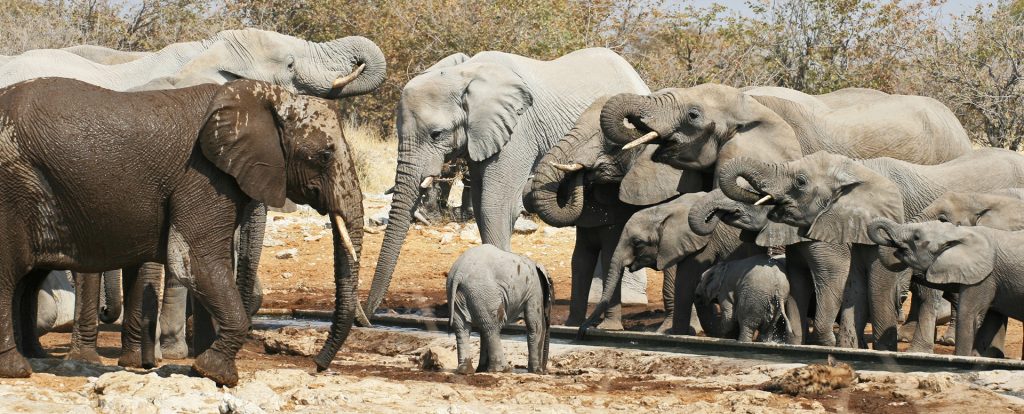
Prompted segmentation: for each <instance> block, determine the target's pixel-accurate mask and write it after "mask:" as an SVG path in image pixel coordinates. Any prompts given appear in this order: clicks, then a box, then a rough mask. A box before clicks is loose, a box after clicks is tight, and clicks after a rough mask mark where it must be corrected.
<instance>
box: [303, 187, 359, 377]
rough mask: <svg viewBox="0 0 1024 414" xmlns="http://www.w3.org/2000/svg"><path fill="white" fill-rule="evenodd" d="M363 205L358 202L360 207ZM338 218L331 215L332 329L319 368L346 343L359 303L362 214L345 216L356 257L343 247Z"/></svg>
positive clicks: (323, 367) (316, 359) (317, 363)
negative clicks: (357, 289) (332, 261)
mask: <svg viewBox="0 0 1024 414" xmlns="http://www.w3.org/2000/svg"><path fill="white" fill-rule="evenodd" d="M361 206H362V204H361V203H360V209H361ZM340 224H341V223H339V222H338V218H336V216H334V215H332V216H331V233H332V234H333V236H334V314H333V315H332V317H331V330H330V332H329V333H328V335H327V341H326V342H324V347H323V348H322V349H320V353H319V354H317V356H316V358H315V359H314V361H315V362H316V367H317V370H318V371H323V370H325V369H327V368H328V367H330V365H331V361H333V360H334V356H335V355H337V353H338V349H340V348H341V345H342V344H344V343H345V339H346V338H348V334H349V332H350V331H351V330H352V321H353V320H354V319H355V316H356V307H358V306H359V297H358V296H357V295H356V287H358V285H359V262H358V261H359V257H358V255H359V254H360V252H361V251H362V247H363V216H362V212H361V211H359V212H358V213H353V214H350V215H349V216H347V217H345V227H346V228H347V233H348V236H349V237H350V238H351V240H352V245H353V247H355V250H356V255H357V256H356V257H352V255H350V254H349V253H348V251H347V249H346V248H345V246H344V244H343V242H342V238H343V237H344V234H343V232H345V230H344V229H341V228H340Z"/></svg>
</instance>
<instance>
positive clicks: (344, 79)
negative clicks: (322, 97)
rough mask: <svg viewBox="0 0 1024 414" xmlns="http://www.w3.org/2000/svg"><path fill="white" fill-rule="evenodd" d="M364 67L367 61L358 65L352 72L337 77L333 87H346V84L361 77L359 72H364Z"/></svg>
mask: <svg viewBox="0 0 1024 414" xmlns="http://www.w3.org/2000/svg"><path fill="white" fill-rule="evenodd" d="M363 69H366V64H365V63H363V64H361V65H359V66H357V67H356V68H355V70H353V71H352V73H349V74H348V75H345V76H342V77H340V78H338V79H335V80H334V83H332V84H331V87H332V88H334V89H338V88H343V87H345V85H348V84H349V83H350V82H352V81H354V80H356V78H358V77H359V74H361V73H363Z"/></svg>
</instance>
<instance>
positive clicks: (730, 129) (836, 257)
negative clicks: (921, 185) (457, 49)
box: [601, 84, 971, 347]
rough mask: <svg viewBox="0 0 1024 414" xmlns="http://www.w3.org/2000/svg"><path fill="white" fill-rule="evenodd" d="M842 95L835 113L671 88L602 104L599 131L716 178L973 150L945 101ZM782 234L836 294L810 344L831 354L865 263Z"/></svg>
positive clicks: (824, 107) (777, 95) (789, 96)
mask: <svg viewBox="0 0 1024 414" xmlns="http://www.w3.org/2000/svg"><path fill="white" fill-rule="evenodd" d="M835 94H836V95H834V96H833V97H832V98H833V99H831V104H833V105H835V107H831V106H829V104H825V101H823V100H822V99H821V98H820V96H809V95H803V94H801V93H799V92H796V91H786V90H780V89H779V88H748V89H747V92H744V91H741V90H739V89H735V88H731V87H728V86H723V85H714V84H705V85H698V86H694V87H691V88H678V89H670V90H666V91H663V92H662V93H659V94H652V95H650V96H646V97H644V96H639V95H629V94H623V95H618V96H616V97H613V98H612V99H610V100H609V101H608V103H607V104H606V105H605V107H604V109H603V110H602V115H601V116H602V129H603V130H604V132H605V135H606V136H607V137H608V139H609V140H610V141H611V142H612V143H614V144H618V145H623V147H622V148H624V149H628V147H633V146H637V145H641V144H657V150H656V151H655V152H654V156H653V159H654V160H655V161H658V162H663V163H667V164H669V165H672V166H674V167H676V168H680V169H685V170H694V171H704V172H706V173H708V174H711V173H713V174H714V175H715V176H716V177H721V175H722V173H723V170H722V166H723V165H724V164H725V163H726V162H728V161H729V160H732V159H734V158H737V157H743V158H749V159H754V160H762V161H769V162H784V161H788V160H793V159H796V158H799V157H800V156H802V155H804V154H810V153H812V152H815V151H819V150H828V151H832V152H836V153H840V154H843V155H847V156H850V157H855V158H870V157H878V156H889V157H893V158H897V159H903V160H907V161H910V162H915V163H920V164H935V163H941V162H944V161H948V160H951V159H954V158H956V157H957V156H959V155H962V154H966V153H967V152H969V151H970V150H971V145H970V142H969V140H968V139H967V134H966V132H965V131H964V129H963V127H962V126H961V125H960V123H959V121H958V120H957V119H956V117H955V116H954V115H953V113H952V111H950V110H949V109H948V108H946V107H945V106H943V105H942V104H941V103H939V102H938V101H935V100H933V99H930V98H924V97H915V96H903V95H888V94H884V93H870V92H864V91H859V90H843V91H837V92H836V93H835ZM794 96H796V97H797V98H794ZM807 102H811V103H812V104H810V105H809V104H807ZM815 102H819V103H821V105H818V104H817V103H815ZM936 131H937V132H936ZM641 138H642V139H641ZM718 184H719V185H720V186H721V187H722V189H723V191H724V192H725V195H727V196H728V197H730V198H734V199H737V197H742V195H736V194H735V193H734V192H733V191H732V190H733V189H734V188H736V185H733V186H731V187H727V186H726V184H723V183H722V181H721V179H719V182H718ZM626 201H628V200H626ZM740 201H746V199H745V198H744V199H740ZM748 203H752V202H748ZM784 233H786V234H784V235H783V236H771V238H781V239H789V241H790V243H792V244H799V246H795V247H794V248H799V249H800V250H802V251H803V253H804V254H805V255H806V256H807V258H806V260H798V261H797V263H809V264H811V266H808V268H807V271H809V272H810V273H811V278H812V279H813V280H814V281H816V282H815V283H816V284H817V283H818V282H822V283H824V284H823V286H829V287H830V288H828V289H819V290H816V291H815V299H816V302H817V304H818V305H817V306H818V309H819V310H823V311H825V312H821V313H819V312H816V315H819V316H818V317H816V319H819V318H820V319H821V320H823V321H828V322H827V326H822V327H820V329H815V331H814V332H815V335H816V336H817V337H816V338H812V339H813V342H816V343H820V344H823V345H834V344H836V342H837V338H836V337H835V336H834V335H833V334H832V330H831V329H830V327H831V324H832V321H834V320H835V318H836V315H834V314H829V313H831V312H836V313H838V312H839V309H840V308H843V307H844V306H843V305H842V304H843V303H844V301H845V302H849V301H851V300H854V298H844V297H843V295H844V294H845V293H846V290H845V286H846V284H845V283H846V280H847V278H848V276H849V273H850V271H851V269H856V268H857V267H859V266H861V264H860V263H861V261H860V260H856V259H855V256H857V255H858V254H856V253H855V252H853V251H851V248H850V247H849V246H847V245H845V244H838V245H828V244H827V243H823V242H819V241H810V242H806V243H805V241H801V240H799V239H796V240H792V239H791V238H789V235H791V234H794V232H792V231H784ZM787 257H789V255H788V254H787ZM791 259H792V258H791ZM833 287H838V288H835V289H833ZM845 308H848V307H845ZM847 314H848V313H847ZM854 316H856V315H854ZM844 319H848V318H844ZM850 325H852V324H846V329H843V330H842V331H841V333H840V337H839V338H838V343H839V345H841V346H845V347H855V346H858V345H859V344H861V343H862V341H861V340H860V338H859V337H857V336H855V335H853V331H854V329H852V327H851V326H850ZM841 326H842V324H841Z"/></svg>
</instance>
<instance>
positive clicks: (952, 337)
mask: <svg viewBox="0 0 1024 414" xmlns="http://www.w3.org/2000/svg"><path fill="white" fill-rule="evenodd" d="M935 343H937V344H939V345H947V346H953V345H956V329H953V328H950V327H946V332H944V333H943V334H942V336H940V337H938V338H936V339H935Z"/></svg>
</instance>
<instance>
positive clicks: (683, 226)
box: [657, 206, 713, 270]
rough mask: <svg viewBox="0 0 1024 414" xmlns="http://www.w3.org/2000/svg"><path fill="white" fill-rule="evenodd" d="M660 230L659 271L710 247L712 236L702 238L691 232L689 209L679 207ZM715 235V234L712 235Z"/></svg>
mask: <svg viewBox="0 0 1024 414" xmlns="http://www.w3.org/2000/svg"><path fill="white" fill-rule="evenodd" d="M677 207H678V208H676V210H677V211H674V212H672V214H669V215H668V217H665V220H664V221H662V222H661V224H660V225H659V228H658V235H659V236H660V238H659V240H658V257H657V266H658V270H665V269H666V268H668V267H669V266H672V265H674V264H676V263H677V262H679V261H680V260H682V259H683V258H685V257H686V256H689V255H691V254H694V253H696V252H698V251H700V250H701V249H703V248H704V246H707V245H708V240H710V239H711V235H707V236H701V235H699V234H697V233H694V232H693V230H690V222H689V217H688V216H689V215H690V209H689V208H682V207H681V206H677ZM712 234H713V233H712Z"/></svg>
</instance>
